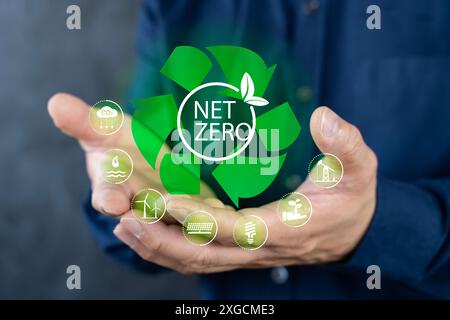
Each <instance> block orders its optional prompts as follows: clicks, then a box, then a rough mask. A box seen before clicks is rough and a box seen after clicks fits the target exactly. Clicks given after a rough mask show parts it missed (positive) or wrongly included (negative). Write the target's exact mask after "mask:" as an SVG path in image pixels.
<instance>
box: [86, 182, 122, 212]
mask: <svg viewBox="0 0 450 320" xmlns="http://www.w3.org/2000/svg"><path fill="white" fill-rule="evenodd" d="M92 207H93V208H94V209H95V210H97V211H99V212H102V213H104V214H106V215H111V216H120V215H123V214H124V213H126V212H127V211H128V210H130V195H129V192H128V190H126V188H125V186H122V185H111V184H109V183H107V182H97V183H96V184H94V185H93V189H92Z"/></svg>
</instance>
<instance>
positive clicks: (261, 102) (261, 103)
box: [244, 97, 269, 107]
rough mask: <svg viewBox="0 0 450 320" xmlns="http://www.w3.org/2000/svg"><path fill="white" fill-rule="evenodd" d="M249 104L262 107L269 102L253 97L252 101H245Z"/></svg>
mask: <svg viewBox="0 0 450 320" xmlns="http://www.w3.org/2000/svg"><path fill="white" fill-rule="evenodd" d="M244 101H245V102H247V103H248V104H251V105H252V106H257V107H262V106H265V105H268V104H269V101H267V100H266V99H264V98H260V97H251V99H248V100H244Z"/></svg>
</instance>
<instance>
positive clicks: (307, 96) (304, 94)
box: [297, 86, 313, 103]
mask: <svg viewBox="0 0 450 320" xmlns="http://www.w3.org/2000/svg"><path fill="white" fill-rule="evenodd" d="M312 98H313V91H312V89H311V87H308V86H301V87H299V88H298V89H297V99H298V100H299V101H300V102H301V103H308V102H310V101H311V100H312Z"/></svg>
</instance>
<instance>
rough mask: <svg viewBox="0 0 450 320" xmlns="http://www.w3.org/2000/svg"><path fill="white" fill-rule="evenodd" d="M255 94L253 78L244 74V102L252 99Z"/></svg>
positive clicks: (242, 91)
mask: <svg viewBox="0 0 450 320" xmlns="http://www.w3.org/2000/svg"><path fill="white" fill-rule="evenodd" d="M254 94H255V85H254V84H253V80H252V77H250V75H249V74H248V72H246V73H244V75H243V76H242V79H241V95H242V98H243V99H244V101H245V100H246V99H249V98H252V97H253V95H254Z"/></svg>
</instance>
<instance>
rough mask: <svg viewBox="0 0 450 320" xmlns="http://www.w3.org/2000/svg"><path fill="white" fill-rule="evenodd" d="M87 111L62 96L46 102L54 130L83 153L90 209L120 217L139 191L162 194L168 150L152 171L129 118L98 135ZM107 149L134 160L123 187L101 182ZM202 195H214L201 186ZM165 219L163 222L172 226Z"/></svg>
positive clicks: (83, 105) (82, 104) (73, 99)
mask: <svg viewBox="0 0 450 320" xmlns="http://www.w3.org/2000/svg"><path fill="white" fill-rule="evenodd" d="M89 110H90V106H89V105H88V104H86V103H85V102H84V101H82V100H81V99H79V98H77V97H75V96H72V95H69V94H64V93H59V94H56V95H54V96H53V97H52V98H51V99H50V100H49V102H48V111H49V113H50V116H51V118H52V119H53V122H54V124H55V126H56V127H57V128H59V129H60V130H61V131H62V132H64V133H65V134H67V135H68V136H70V137H72V138H74V139H76V140H78V141H79V143H80V145H81V147H82V149H83V151H84V152H85V156H86V167H87V172H88V175H89V178H90V180H91V189H92V206H93V207H94V208H95V209H96V210H97V211H99V212H101V213H103V214H106V215H110V216H116V217H119V216H121V215H124V214H126V213H128V214H129V213H130V203H131V199H132V197H133V196H134V194H136V193H137V192H139V191H140V190H142V189H146V188H153V189H156V190H158V191H159V192H161V193H165V190H164V187H163V186H162V185H161V180H160V178H159V174H158V171H159V165H160V162H161V159H162V156H163V154H164V153H166V152H168V150H169V149H168V147H167V146H165V145H164V146H163V148H162V149H161V150H160V153H159V157H158V159H157V163H156V170H154V169H152V168H151V167H150V165H149V164H148V163H147V162H146V160H145V159H144V157H143V156H142V155H141V153H140V152H139V150H138V148H137V146H136V144H135V142H134V139H133V135H132V132H131V118H130V116H128V115H125V117H124V122H123V125H122V127H121V129H120V130H119V131H118V132H116V133H114V134H112V135H100V134H98V133H96V132H95V131H94V130H93V129H92V128H91V126H90V124H89ZM109 149H121V150H124V151H126V152H127V153H128V154H129V155H130V157H131V158H132V160H133V172H132V175H131V177H130V178H129V179H128V180H127V181H125V182H124V183H121V184H111V183H109V182H107V181H105V180H104V179H103V172H102V162H103V158H104V154H105V152H106V151H107V150H109ZM201 194H204V195H205V196H212V195H213V192H212V191H211V190H210V189H209V187H208V186H207V185H206V184H204V183H203V182H202V184H201ZM167 217H169V216H167ZM167 217H166V222H173V221H171V220H170V219H167ZM169 218H170V217H169Z"/></svg>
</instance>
